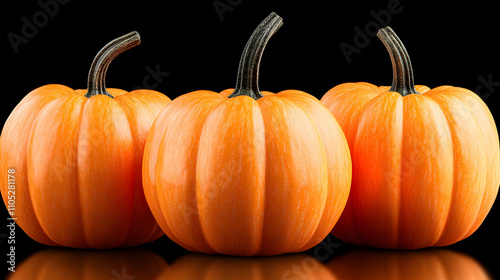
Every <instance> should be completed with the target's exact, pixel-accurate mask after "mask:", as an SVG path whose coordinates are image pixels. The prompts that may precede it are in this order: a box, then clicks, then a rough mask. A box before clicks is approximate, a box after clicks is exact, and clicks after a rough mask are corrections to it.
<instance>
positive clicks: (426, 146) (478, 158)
mask: <svg viewBox="0 0 500 280" xmlns="http://www.w3.org/2000/svg"><path fill="white" fill-rule="evenodd" d="M378 37H379V38H380V39H381V40H382V42H383V43H384V45H385V46H386V48H387V50H388V51H389V54H390V57H391V60H392V67H393V82H392V86H391V87H390V88H389V87H377V86H375V85H373V84H369V83H364V82H360V83H345V84H340V85H338V86H336V87H334V88H332V89H331V90H329V91H328V92H327V93H326V94H325V96H323V98H322V99H321V101H322V103H323V104H324V105H325V106H326V107H327V108H328V109H329V110H330V112H332V114H333V115H334V116H335V118H336V119H337V120H338V122H339V124H340V126H341V127H342V129H343V131H344V133H345V135H346V138H347V141H348V143H349V147H350V150H351V156H352V165H353V178H352V189H351V194H350V196H349V200H348V202H347V206H346V208H345V210H344V212H343V214H342V216H341V218H340V219H339V221H338V223H337V225H336V226H335V228H334V229H333V231H332V233H333V234H334V235H335V236H336V237H338V238H340V239H341V240H343V241H345V242H347V243H351V244H356V245H361V246H371V247H380V248H394V249H418V248H423V247H431V246H446V245H450V244H453V243H455V242H458V241H460V240H462V239H464V238H466V237H468V236H469V235H471V234H472V233H473V232H474V231H476V230H477V228H478V227H479V226H480V225H481V223H482V222H483V220H484V219H485V217H486V215H487V214H488V212H489V210H490V209H491V207H492V204H493V202H494V200H495V197H496V196H497V193H498V186H499V183H500V157H499V144H498V133H497V129H496V126H495V122H494V120H493V117H492V115H491V113H490V111H489V110H488V107H487V106H486V105H485V103H484V102H483V101H482V100H481V99H480V98H479V97H478V96H477V95H476V94H474V93H473V92H471V91H470V90H467V89H465V88H460V87H453V86H439V87H436V88H433V89H430V88H428V87H426V86H414V81H413V70H412V67H411V62H410V58H409V56H408V53H407V52H406V49H405V47H404V46H403V44H402V43H401V40H400V39H399V38H398V37H397V35H396V34H395V33H394V31H393V30H392V29H391V28H390V27H386V28H382V29H381V30H379V32H378Z"/></svg>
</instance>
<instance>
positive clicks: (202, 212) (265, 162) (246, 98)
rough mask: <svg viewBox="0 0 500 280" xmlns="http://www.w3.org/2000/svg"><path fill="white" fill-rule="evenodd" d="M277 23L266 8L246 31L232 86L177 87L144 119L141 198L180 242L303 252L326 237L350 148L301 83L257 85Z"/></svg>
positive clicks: (339, 204)
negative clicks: (265, 89)
mask: <svg viewBox="0 0 500 280" xmlns="http://www.w3.org/2000/svg"><path fill="white" fill-rule="evenodd" d="M281 24H282V19H281V17H279V16H278V15H276V14H275V13H272V14H271V15H269V16H268V17H267V18H266V19H265V20H264V21H263V22H262V23H261V24H260V25H259V26H258V27H257V28H256V30H255V31H254V32H253V34H252V36H251V37H250V39H249V41H248V43H247V45H246V47H245V49H244V51H243V55H242V57H241V60H240V65H239V71H238V76H237V83H236V87H235V89H234V90H225V91H223V92H222V93H217V92H213V91H208V90H199V91H194V92H191V93H187V94H184V95H182V96H179V97H177V98H176V99H175V100H174V101H172V102H171V103H169V104H168V105H167V106H166V107H165V108H164V109H163V111H162V112H161V113H160V114H159V116H158V117H157V119H156V120H155V122H154V124H153V126H152V127H151V130H150V133H149V136H148V139H147V141H146V147H145V149H144V162H143V176H144V177H143V181H144V193H145V196H146V200H147V202H148V204H149V206H150V208H151V211H152V213H153V215H154V217H155V218H156V220H157V222H158V224H159V225H160V227H161V228H162V229H163V230H164V232H165V233H166V234H167V236H168V237H170V238H171V239H172V240H173V241H174V242H176V243H178V244H179V245H181V246H183V247H184V248H186V249H188V250H191V251H194V252H204V253H222V254H229V255H275V254H281V253H286V252H299V251H304V250H306V249H309V248H311V247H312V246H314V245H316V244H317V243H319V242H320V241H321V240H322V239H323V238H325V237H326V235H327V234H328V233H329V231H330V230H331V228H332V227H333V225H334V224H335V221H336V220H337V219H338V217H339V216H340V213H341V212H342V210H343V208H344V205H345V203H346V201H347V197H348V193H349V189H350V180H351V162H350V155H349V148H348V146H347V142H346V140H345V137H344V135H343V133H342V131H341V129H340V127H339V126H338V124H337V123H336V121H335V119H334V118H333V116H332V115H331V114H330V113H329V112H328V110H327V109H326V108H325V107H324V106H323V105H322V104H321V103H320V102H319V100H317V99H316V98H314V97H313V96H311V95H309V94H307V93H305V92H302V91H298V90H285V91H282V92H280V93H278V94H271V93H266V94H267V95H266V96H264V95H263V94H262V93H261V92H260V91H259V88H258V84H257V77H258V69H259V63H260V59H261V56H262V52H263V50H264V47H265V45H266V43H267V41H268V40H269V38H270V37H271V36H272V35H273V33H274V32H275V31H276V30H277V29H278V27H279V26H281ZM229 91H230V92H231V93H230V94H228V92H229Z"/></svg>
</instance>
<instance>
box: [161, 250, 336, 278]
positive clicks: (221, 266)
mask: <svg viewBox="0 0 500 280" xmlns="http://www.w3.org/2000/svg"><path fill="white" fill-rule="evenodd" d="M158 279H182V280H198V279H204V280H212V279H213V280H219V279H240V280H246V279H248V280H255V279H289V280H292V279H308V280H314V279H318V280H334V279H336V278H334V277H333V276H332V273H331V272H330V271H329V270H328V268H327V267H326V266H325V265H324V264H323V263H321V262H319V261H318V260H316V259H315V258H313V257H312V256H309V255H304V254H288V255H282V256H273V257H266V258H262V257H232V256H207V255H203V254H188V255H186V256H182V257H181V258H179V259H177V260H175V261H174V262H173V263H172V264H171V265H170V267H169V269H168V270H165V271H164V273H163V275H162V276H161V277H158Z"/></svg>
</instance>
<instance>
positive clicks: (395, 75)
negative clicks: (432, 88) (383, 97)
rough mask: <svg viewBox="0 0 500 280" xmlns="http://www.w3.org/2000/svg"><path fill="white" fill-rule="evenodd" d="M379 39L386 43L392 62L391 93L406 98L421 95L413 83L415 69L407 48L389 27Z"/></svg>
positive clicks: (385, 28)
mask: <svg viewBox="0 0 500 280" xmlns="http://www.w3.org/2000/svg"><path fill="white" fill-rule="evenodd" d="M377 37H379V39H380V40H381V41H382V43H384V46H385V47H386V48H387V51H388V52H389V55H390V56H391V61H392V86H391V89H390V91H395V92H398V93H399V94H401V95H402V96H406V95H408V94H419V93H418V92H417V90H416V89H415V83H414V81H413V68H412V66H411V61H410V57H409V56H408V52H407V51H406V48H405V46H404V45H403V43H402V42H401V40H400V39H399V38H398V36H397V35H396V33H394V31H393V30H392V29H391V28H390V27H389V26H387V27H384V28H381V29H380V30H379V31H378V33H377Z"/></svg>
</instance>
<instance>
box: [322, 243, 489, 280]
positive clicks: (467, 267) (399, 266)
mask: <svg viewBox="0 0 500 280" xmlns="http://www.w3.org/2000/svg"><path fill="white" fill-rule="evenodd" d="M327 266H328V268H329V269H330V271H331V273H332V274H333V275H334V276H335V277H336V279H342V280H351V279H352V280H354V279H355V280H368V279H369V280H376V279H384V280H412V279H415V280H419V279H455V280H489V279H492V278H491V277H490V276H489V274H488V272H487V271H486V270H485V269H484V268H483V267H482V265H481V264H479V263H478V262H477V261H476V260H475V259H473V258H472V257H470V256H468V255H465V254H462V253H458V252H454V251H451V250H445V249H430V250H421V251H390V250H384V251H382V250H356V251H352V252H349V253H346V254H344V255H342V256H340V257H337V258H335V259H333V260H332V261H330V262H329V263H328V264H327Z"/></svg>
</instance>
